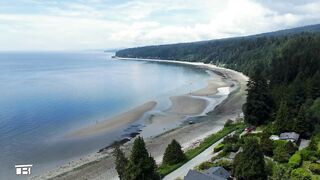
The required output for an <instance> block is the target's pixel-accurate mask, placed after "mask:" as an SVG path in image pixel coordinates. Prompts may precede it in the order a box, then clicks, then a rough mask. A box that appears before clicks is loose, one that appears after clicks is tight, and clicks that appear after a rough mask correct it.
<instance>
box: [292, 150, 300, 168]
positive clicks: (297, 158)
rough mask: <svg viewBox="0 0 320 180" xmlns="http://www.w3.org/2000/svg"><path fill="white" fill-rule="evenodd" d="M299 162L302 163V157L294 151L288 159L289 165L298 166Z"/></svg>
mask: <svg viewBox="0 0 320 180" xmlns="http://www.w3.org/2000/svg"><path fill="white" fill-rule="evenodd" d="M301 163H302V157H301V155H300V154H299V153H295V154H294V155H292V156H291V157H290V159H289V165H290V166H291V167H292V168H298V167H300V165H301Z"/></svg>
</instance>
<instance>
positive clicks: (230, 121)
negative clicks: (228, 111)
mask: <svg viewBox="0 0 320 180" xmlns="http://www.w3.org/2000/svg"><path fill="white" fill-rule="evenodd" d="M232 123H233V121H232V120H231V119H228V120H227V121H226V122H225V123H224V127H229V126H231V125H232Z"/></svg>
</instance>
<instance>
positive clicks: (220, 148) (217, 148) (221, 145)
mask: <svg viewBox="0 0 320 180" xmlns="http://www.w3.org/2000/svg"><path fill="white" fill-rule="evenodd" d="M223 147H224V144H223V143H220V144H219V145H218V146H216V147H215V148H214V149H213V151H214V152H219V151H221V150H222V149H223Z"/></svg>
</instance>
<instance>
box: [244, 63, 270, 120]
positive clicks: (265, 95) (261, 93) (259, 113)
mask: <svg viewBox="0 0 320 180" xmlns="http://www.w3.org/2000/svg"><path fill="white" fill-rule="evenodd" d="M261 72H262V68H260V66H257V67H256V68H255V70H254V73H253V75H252V76H251V77H250V80H249V81H248V89H247V92H248V94H247V101H246V103H245V104H244V106H243V112H244V119H245V122H246V123H248V124H251V125H261V124H264V123H266V122H267V121H268V120H269V118H270V115H271V112H272V109H273V101H272V98H271V96H270V93H269V89H268V83H267V80H266V79H265V78H264V77H263V76H262V74H261Z"/></svg>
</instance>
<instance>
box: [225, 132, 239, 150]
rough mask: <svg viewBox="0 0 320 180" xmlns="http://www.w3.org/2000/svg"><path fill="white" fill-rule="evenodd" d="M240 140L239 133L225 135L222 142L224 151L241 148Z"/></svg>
mask: <svg viewBox="0 0 320 180" xmlns="http://www.w3.org/2000/svg"><path fill="white" fill-rule="evenodd" d="M238 141H239V136H237V135H229V136H227V137H225V138H224V139H223V141H222V143H223V144H224V146H223V151H224V152H225V153H228V152H237V151H238V150H239V148H240V144H239V142H238Z"/></svg>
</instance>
